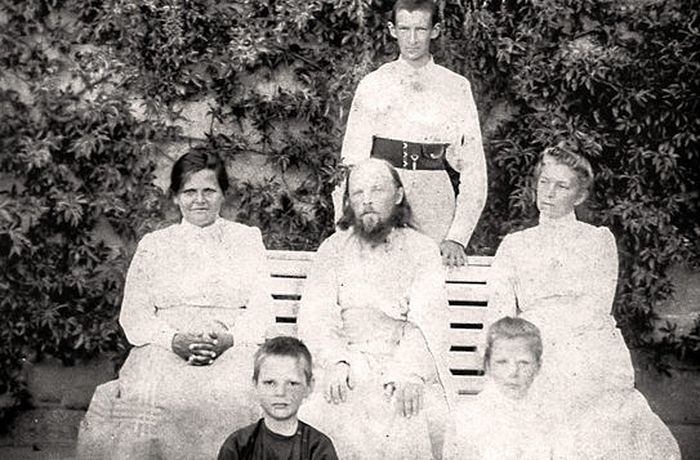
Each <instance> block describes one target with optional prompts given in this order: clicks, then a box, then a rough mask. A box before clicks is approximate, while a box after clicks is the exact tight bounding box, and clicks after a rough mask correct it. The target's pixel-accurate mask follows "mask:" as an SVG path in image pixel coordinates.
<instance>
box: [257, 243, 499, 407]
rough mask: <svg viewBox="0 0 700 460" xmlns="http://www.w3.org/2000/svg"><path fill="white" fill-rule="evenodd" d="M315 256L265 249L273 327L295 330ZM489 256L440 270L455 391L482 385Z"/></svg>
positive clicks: (470, 390)
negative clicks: (443, 272)
mask: <svg viewBox="0 0 700 460" xmlns="http://www.w3.org/2000/svg"><path fill="white" fill-rule="evenodd" d="M314 256H315V253H314V252H310V251H277V250H269V251H267V257H268V261H269V266H270V271H271V276H272V297H273V299H274V308H275V316H276V320H277V324H278V327H279V328H280V329H282V330H283V331H284V332H285V333H287V334H289V335H293V336H295V335H296V333H297V328H296V316H297V312H298V310H299V304H300V303H301V293H302V289H303V285H304V282H305V280H306V274H307V272H308V270H309V268H310V266H311V262H312V261H313V258H314ZM492 259H493V258H492V257H469V266H468V267H462V268H459V269H449V270H447V273H446V279H447V297H448V300H449V303H450V344H451V348H450V352H449V355H448V364H449V367H450V371H451V373H452V377H453V378H454V379H455V384H456V385H455V386H456V388H457V389H458V393H459V394H460V395H463V396H465V397H468V395H475V394H477V393H478V392H479V391H480V390H481V387H482V385H483V379H484V377H483V365H482V361H481V358H480V356H479V353H478V352H477V345H478V344H481V343H483V339H484V337H483V334H484V322H485V320H486V313H487V306H488V292H487V289H486V280H487V275H488V270H489V267H490V266H491V261H492Z"/></svg>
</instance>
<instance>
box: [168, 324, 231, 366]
mask: <svg viewBox="0 0 700 460" xmlns="http://www.w3.org/2000/svg"><path fill="white" fill-rule="evenodd" d="M232 346H233V335H231V334H230V333H228V332H205V333H202V332H178V333H176V334H175V336H173V342H172V348H173V352H174V353H175V354H176V355H178V356H179V357H181V358H182V359H184V360H185V361H187V364H190V365H192V366H208V365H209V364H212V363H213V362H214V360H215V359H216V358H218V357H219V356H221V355H222V354H223V353H224V352H225V351H226V350H228V349H229V348H231V347H232Z"/></svg>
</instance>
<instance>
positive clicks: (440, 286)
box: [399, 244, 457, 405]
mask: <svg viewBox="0 0 700 460" xmlns="http://www.w3.org/2000/svg"><path fill="white" fill-rule="evenodd" d="M416 252H417V254H415V257H416V260H419V261H421V266H420V267H419V269H418V270H417V272H416V275H415V278H414V280H413V284H412V285H411V291H410V299H409V312H408V321H409V324H410V323H414V324H415V325H417V326H418V328H419V330H420V332H422V334H423V336H424V337H425V341H426V342H427V346H428V349H429V351H430V354H431V355H432V358H433V359H434V362H435V366H436V367H437V371H438V376H439V378H440V381H441V383H442V384H443V386H444V388H445V392H446V394H447V398H448V402H449V404H450V405H453V404H454V398H455V397H456V395H457V389H456V387H455V386H454V383H453V378H452V374H451V373H450V369H449V365H448V363H447V355H448V353H449V351H450V336H449V334H450V316H449V303H448V300H447V292H446V289H445V269H444V267H443V266H442V260H441V258H440V251H439V249H438V248H437V246H436V245H433V244H431V245H430V247H429V248H428V247H426V248H425V250H421V249H420V248H418V247H416ZM407 329H408V331H409V332H410V329H409V327H408V326H407ZM413 335H414V336H415V333H414V334H413ZM410 337H411V336H410V335H406V337H405V338H407V339H409V338H410ZM414 340H415V339H414ZM406 346H410V343H409V342H407V343H404V344H401V347H406ZM401 347H400V349H399V353H400V354H402V353H401ZM402 356H405V357H409V358H410V356H406V354H402ZM399 362H401V361H399Z"/></svg>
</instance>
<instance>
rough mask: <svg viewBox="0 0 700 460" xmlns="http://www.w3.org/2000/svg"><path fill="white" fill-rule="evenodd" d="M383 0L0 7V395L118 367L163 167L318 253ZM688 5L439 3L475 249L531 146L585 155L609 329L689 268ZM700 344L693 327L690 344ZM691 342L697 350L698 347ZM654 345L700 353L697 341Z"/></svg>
mask: <svg viewBox="0 0 700 460" xmlns="http://www.w3.org/2000/svg"><path fill="white" fill-rule="evenodd" d="M392 3H393V2H392V1H391V0H383V1H382V0H374V1H372V0H309V1H305V2H299V1H296V0H249V1H244V2H242V1H226V0H223V1H222V0H139V1H135V0H128V1H127V0H90V1H82V0H81V1H78V0H26V1H24V0H4V1H3V2H2V4H1V5H0V47H1V48H2V50H3V53H2V54H1V55H0V142H1V143H0V149H1V150H0V178H1V179H2V186H1V187H0V258H1V265H2V268H0V289H2V290H3V295H2V296H0V317H1V318H2V319H0V321H1V323H0V364H1V366H0V394H3V393H4V394H6V395H10V403H9V404H6V405H9V406H11V405H12V404H15V403H16V402H19V401H21V399H22V395H23V392H22V390H23V384H22V382H21V379H20V369H21V367H22V363H23V360H25V359H36V358H37V357H40V356H41V355H43V354H50V355H53V356H56V357H58V358H60V359H62V360H63V361H64V362H66V363H70V362H72V361H74V360H76V359H82V358H86V357H90V356H95V355H98V354H112V355H115V356H123V354H124V350H125V349H126V342H125V340H124V337H123V335H122V333H121V331H120V329H119V327H118V324H117V321H116V318H117V315H118V311H119V304H120V295H121V288H122V284H123V279H124V273H125V270H126V267H127V266H128V262H129V259H130V255H131V251H132V250H133V245H134V242H135V241H136V240H137V239H138V238H139V237H140V236H142V235H143V234H144V233H145V232H147V231H149V230H152V229H153V228H156V227H158V226H160V225H164V222H167V221H168V220H169V219H170V220H171V219H172V218H173V212H172V209H169V207H168V203H169V200H168V198H167V197H166V196H165V195H164V193H163V191H162V187H159V185H160V186H162V185H163V179H162V176H163V171H166V170H167V169H168V167H169V165H170V164H171V162H172V160H173V159H174V158H176V157H177V156H178V155H179V154H181V153H183V152H184V151H185V150H187V149H189V148H204V149H212V150H215V151H217V152H218V153H219V154H221V155H222V156H224V157H225V158H226V159H227V161H228V162H229V165H230V169H231V172H232V173H233V175H234V176H235V177H236V178H237V180H236V181H235V184H234V187H233V190H232V193H231V196H230V197H229V202H228V205H227V208H226V214H227V216H229V217H232V218H236V219H238V220H240V221H243V222H245V223H249V224H252V225H257V226H259V227H260V228H261V229H262V231H263V234H264V238H265V242H266V245H267V247H268V248H285V249H314V248H315V247H316V246H317V245H318V244H319V243H320V241H321V240H322V239H323V238H324V237H325V236H326V235H328V234H329V233H330V232H331V231H332V223H331V216H332V209H331V202H330V191H331V190H332V189H333V188H334V187H335V185H336V183H337V182H338V180H339V178H340V177H341V175H342V174H341V172H340V169H339V168H338V164H337V163H338V157H339V148H340V143H341V140H342V135H343V131H344V123H345V119H346V115H347V110H348V108H349V105H350V101H351V99H352V95H353V92H354V89H355V87H356V85H357V83H358V82H359V80H360V79H361V78H362V77H363V76H364V75H366V74H367V73H368V72H369V71H371V70H373V69H374V68H376V67H378V66H379V65H380V64H382V63H383V62H386V61H388V60H391V59H394V58H395V57H396V53H397V49H396V46H395V44H394V43H393V41H392V39H391V38H390V37H389V35H388V31H387V29H386V26H385V23H386V20H387V19H388V13H389V11H390V9H391V6H392ZM699 3H700V2H699V1H698V0H688V1H681V0H677V1H673V0H668V1H661V0H636V1H633V0H596V1H594V0H529V1H526V0H511V1H498V0H487V1H483V2H481V1H480V2H473V1H464V0H442V1H440V2H439V4H440V15H441V18H442V21H443V34H442V35H441V37H440V38H439V39H438V40H436V42H435V47H434V53H435V58H436V61H437V62H438V63H440V64H443V65H445V66H447V67H449V68H451V69H453V70H455V71H457V72H459V73H461V74H463V75H465V76H467V77H468V78H469V79H470V80H471V81H472V83H473V87H474V93H475V96H476V99H477V105H478V108H479V112H480V117H481V122H482V128H483V131H484V141H485V149H486V153H487V157H488V161H489V183H490V191H489V193H490V195H489V202H488V204H487V209H486V211H485V212H484V215H483V216H482V219H481V221H480V224H479V227H478V228H477V231H476V233H475V235H474V237H473V238H472V241H471V244H470V252H472V253H479V254H493V253H494V251H495V249H496V248H497V246H498V243H499V241H500V239H501V238H502V237H503V235H505V234H506V233H507V232H509V231H513V230H515V229H518V228H521V227H523V226H527V225H530V224H532V223H533V222H534V218H535V209H534V202H533V199H532V198H533V197H532V189H531V187H530V186H529V175H530V172H531V169H532V167H533V165H534V162H535V159H536V157H537V154H538V153H539V152H540V151H541V150H542V149H543V148H544V147H547V146H550V145H554V144H557V143H560V142H566V143H567V145H568V146H569V148H572V149H575V150H578V151H580V152H581V153H583V154H584V155H586V156H587V157H588V158H590V159H591V161H592V163H593V164H594V167H595V169H596V171H597V172H598V174H597V181H596V185H595V189H594V193H593V195H592V197H591V199H590V200H589V201H588V203H587V205H586V206H585V208H584V209H582V210H581V213H580V217H581V218H582V219H584V220H586V221H588V222H591V223H594V224H602V225H608V226H610V227H611V229H612V230H613V232H614V233H615V235H616V237H617V239H618V245H619V249H620V255H621V261H622V267H621V270H622V271H621V278H620V283H619V291H618V296H617V302H616V305H615V313H616V316H617V318H618V320H619V322H620V324H621V325H622V326H623V329H624V330H625V331H626V332H627V336H628V339H630V340H632V341H633V342H637V343H639V342H640V341H643V340H644V339H645V338H646V337H648V332H649V330H650V326H651V322H652V320H653V318H654V308H655V306H656V305H658V303H659V302H661V301H663V299H665V298H666V297H668V296H669V295H670V294H671V293H672V291H673V285H672V283H671V280H670V278H669V277H668V270H669V268H670V267H673V266H676V265H679V264H680V265H685V266H688V267H691V268H696V267H697V262H698V255H699V254H700V248H699V247H698V244H699V243H698V242H699V241H700V226H699V225H698V219H697V215H698V214H700V213H699V212H698V211H699V210H698V205H699V202H700V199H699V196H698V190H699V187H698V185H699V175H700V168H698V163H699V161H698V160H699V158H698V155H699V153H698V138H697V136H698V119H697V116H696V113H698V111H699V110H698V109H699V107H698V82H699V81H700V78H698V65H699V64H698V59H697V58H698V56H697V50H696V46H694V45H696V44H697V43H698V30H699V29H698V16H697V14H698V13H697V11H698V10H699V8H698V7H699V6H700V5H699ZM695 332H696V334H697V331H695ZM693 337H694V338H693ZM668 344H669V346H670V347H671V348H673V349H674V350H675V351H682V352H683V353H686V355H688V354H690V355H693V353H695V356H697V354H698V350H699V345H698V337H697V335H695V336H692V334H691V335H689V336H686V337H685V338H684V340H682V341H670V342H668Z"/></svg>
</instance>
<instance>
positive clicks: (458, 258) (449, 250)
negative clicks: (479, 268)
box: [440, 240, 467, 267]
mask: <svg viewBox="0 0 700 460" xmlns="http://www.w3.org/2000/svg"><path fill="white" fill-rule="evenodd" d="M440 254H442V264H443V265H446V266H448V267H461V266H463V265H465V264H466V263H467V253H466V252H465V251H464V246H462V245H461V244H459V243H458V242H456V241H453V240H444V241H443V242H442V243H440Z"/></svg>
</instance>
